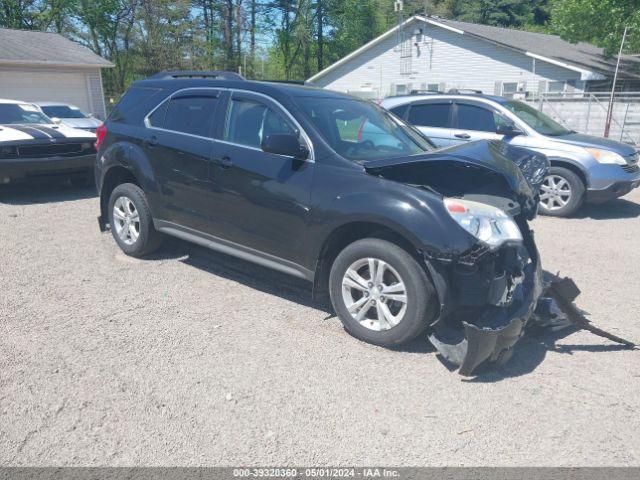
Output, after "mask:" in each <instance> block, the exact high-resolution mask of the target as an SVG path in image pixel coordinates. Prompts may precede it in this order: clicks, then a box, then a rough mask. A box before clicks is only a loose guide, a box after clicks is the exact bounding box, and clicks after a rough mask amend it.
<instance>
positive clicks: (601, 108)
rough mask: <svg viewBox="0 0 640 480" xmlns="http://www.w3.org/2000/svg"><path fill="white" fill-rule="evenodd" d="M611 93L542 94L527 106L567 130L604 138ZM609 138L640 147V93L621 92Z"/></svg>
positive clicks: (614, 110) (528, 100) (616, 99)
mask: <svg viewBox="0 0 640 480" xmlns="http://www.w3.org/2000/svg"><path fill="white" fill-rule="evenodd" d="M609 97H610V93H606V92H597V93H576V94H564V95H562V96H559V95H558V94H541V95H539V96H538V98H534V99H527V100H526V102H527V103H529V104H530V105H531V106H533V107H535V108H537V109H538V110H540V111H542V112H544V113H546V114H547V115H548V116H550V117H551V118H553V119H554V120H556V121H557V122H559V123H561V124H563V125H565V126H566V127H568V128H570V129H572V130H575V131H577V132H580V133H586V134H589V135H596V136H603V135H604V129H605V123H606V120H607V108H608V106H609ZM609 138H611V139H612V140H619V141H622V142H626V143H631V144H633V145H639V146H640V92H621V93H617V94H616V95H615V98H614V106H613V116H612V121H611V130H610V132H609Z"/></svg>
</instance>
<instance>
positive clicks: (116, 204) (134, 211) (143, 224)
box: [109, 183, 163, 257]
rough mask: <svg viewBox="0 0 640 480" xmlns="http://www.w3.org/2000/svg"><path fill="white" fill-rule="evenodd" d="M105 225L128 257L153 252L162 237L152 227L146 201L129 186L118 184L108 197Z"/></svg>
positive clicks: (139, 190)
mask: <svg viewBox="0 0 640 480" xmlns="http://www.w3.org/2000/svg"><path fill="white" fill-rule="evenodd" d="M109 225H110V226H111V233H112V235H113V238H114V239H115V241H116V243H117V244H118V246H119V247H120V249H121V250H122V251H123V252H124V253H126V254H127V255H131V256H132V257H142V256H144V255H148V254H150V253H152V252H154V251H155V250H157V249H158V248H159V247H160V245H161V243H162V239H163V236H162V234H161V233H160V232H158V231H157V230H156V229H155V228H154V226H153V217H152V216H151V210H150V209H149V203H148V202H147V198H146V196H145V194H144V192H143V191H142V189H141V188H140V187H138V186H137V185H134V184H133V183H123V184H122V185H118V186H117V187H116V188H115V189H114V190H113V192H111V196H110V197H109Z"/></svg>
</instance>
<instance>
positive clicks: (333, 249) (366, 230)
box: [313, 221, 420, 298]
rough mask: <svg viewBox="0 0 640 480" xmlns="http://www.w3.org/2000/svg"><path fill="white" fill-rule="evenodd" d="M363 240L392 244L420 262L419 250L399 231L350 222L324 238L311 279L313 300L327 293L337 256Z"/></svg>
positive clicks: (379, 224) (366, 223)
mask: <svg viewBox="0 0 640 480" xmlns="http://www.w3.org/2000/svg"><path fill="white" fill-rule="evenodd" d="M363 238H379V239H382V240H387V241H389V242H391V243H394V244H396V245H398V246H399V247H401V248H402V249H404V250H406V251H407V252H408V253H409V254H411V255H412V256H414V257H416V259H418V260H420V255H419V252H420V248H419V247H418V246H417V245H415V244H414V243H413V242H412V241H411V240H410V239H409V237H408V236H407V235H405V234H403V232H402V231H401V229H399V228H394V227H392V226H389V225H385V224H383V223H379V222H375V221H352V222H349V223H345V224H342V225H340V226H338V227H336V228H334V229H333V230H332V231H331V233H329V235H328V236H327V237H326V238H325V240H324V242H323V243H322V246H321V247H320V251H319V253H318V256H317V261H316V268H315V275H314V279H313V296H314V298H324V297H326V295H327V293H328V285H329V273H330V271H331V265H332V264H333V261H334V260H335V258H336V257H337V256H338V254H339V253H340V252H341V251H342V250H343V249H344V248H345V247H346V246H347V245H350V244H351V243H353V242H355V241H357V240H361V239H363Z"/></svg>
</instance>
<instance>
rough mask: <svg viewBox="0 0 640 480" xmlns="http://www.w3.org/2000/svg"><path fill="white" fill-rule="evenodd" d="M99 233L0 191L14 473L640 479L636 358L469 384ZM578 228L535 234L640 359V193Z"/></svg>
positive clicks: (610, 352)
mask: <svg viewBox="0 0 640 480" xmlns="http://www.w3.org/2000/svg"><path fill="white" fill-rule="evenodd" d="M35 191H37V192H39V193H37V194H36V193H33V192H35ZM97 213H98V201H97V198H95V197H94V196H93V194H92V192H90V191H83V190H77V189H73V188H71V187H69V186H47V187H42V186H38V187H33V186H30V187H20V188H7V187H4V188H2V190H0V464H2V465H41V466H44V465H47V466H50V465H59V466H62V465H82V466H98V465H100V466H102V465H111V466H119V465H180V466H186V465H190V466H195V465H227V466H228V465H239V464H242V465H296V466H302V465H321V464H322V465H347V464H348V465H372V464H377V465H414V466H419V465H434V466H435V465H438V466H439V465H452V466H455V465H497V466H501V465H510V466H522V465H527V466H531V465H549V466H584V465H589V466H603V465H606V466H609V465H633V466H638V465H640V448H639V447H640V433H639V427H640V420H639V417H638V412H639V411H640V369H639V367H640V352H638V351H628V350H624V349H622V348H620V347H618V346H616V345H614V344H612V343H611V342H609V341H607V340H604V339H601V338H599V337H596V336H593V335H592V334H589V333H586V332H562V333H558V334H550V333H546V334H544V335H542V336H530V337H527V338H525V339H524V340H523V342H522V343H521V344H519V346H518V350H517V352H516V354H515V355H514V358H513V359H512V360H511V362H510V363H509V364H508V365H506V366H505V367H503V368H501V369H499V370H495V371H489V372H485V373H483V374H481V375H479V376H478V377H476V378H474V379H464V378H463V377H460V376H459V375H457V374H456V373H451V372H450V371H448V370H447V369H446V368H445V367H444V366H443V364H442V363H441V362H440V361H439V360H438V359H437V357H436V355H435V354H434V352H433V350H432V349H431V348H429V347H427V344H426V341H424V340H421V341H419V342H415V343H414V344H412V345H410V346H408V347H407V348H405V349H403V350H401V351H392V350H387V349H384V348H379V347H375V346H371V345H367V344H365V343H362V342H359V341H358V340H355V339H354V338H352V337H350V336H349V335H347V334H346V333H345V332H344V331H343V329H342V327H341V324H340V322H339V321H338V319H337V318H331V312H330V311H328V310H327V309H326V308H323V307H322V306H321V305H317V304H315V303H313V302H312V300H311V297H310V293H309V290H308V288H307V285H306V284H305V283H301V282H298V281H297V280H294V279H291V278H288V277H286V276H284V275H279V274H275V273H272V272H270V271H268V270H265V269H262V268H259V267H256V266H253V265H250V264H247V263H244V262H242V261H238V260H235V259H232V258H230V257H226V256H224V255H220V254H216V253H211V252H207V251H204V250H203V249H200V248H198V247H194V246H191V245H188V244H186V243H184V242H180V241H171V242H169V243H168V244H167V245H166V246H165V247H164V248H163V249H162V250H161V252H160V253H159V254H157V255H155V256H154V257H152V258H150V259H147V260H136V259H132V258H129V257H126V256H125V255H123V254H122V253H120V251H119V250H118V249H117V247H116V245H115V243H114V241H113V239H112V238H111V236H110V235H109V234H101V233H100V232H99V231H98V228H97V222H96V216H97ZM578 217H579V218H578ZM578 217H577V218H573V219H553V218H540V219H537V220H536V221H535V222H534V228H535V230H536V235H537V240H538V245H539V248H540V251H541V253H542V257H543V262H544V267H545V268H546V269H547V270H550V271H553V272H555V271H560V272H562V273H563V274H566V275H570V276H572V277H573V278H574V279H575V280H576V282H577V283H578V285H579V286H580V288H581V289H582V291H583V294H582V295H581V296H580V297H579V299H578V305H579V307H581V308H583V309H584V310H586V311H588V312H590V314H591V316H590V318H591V319H592V321H593V322H594V323H595V324H596V325H598V326H600V327H602V328H605V329H609V330H611V331H612V332H614V333H617V334H619V335H622V336H625V337H628V338H630V339H632V340H635V341H637V342H640V319H639V318H638V312H639V311H640V295H639V292H640V279H639V278H638V265H639V264H640V248H639V246H640V243H639V241H638V238H639V237H640V221H639V217H640V192H639V191H636V193H634V194H631V195H628V196H627V197H626V198H625V199H623V200H618V201H615V202H612V203H610V204H608V205H605V206H600V207H590V208H587V209H585V210H583V211H582V212H581V213H580V215H578Z"/></svg>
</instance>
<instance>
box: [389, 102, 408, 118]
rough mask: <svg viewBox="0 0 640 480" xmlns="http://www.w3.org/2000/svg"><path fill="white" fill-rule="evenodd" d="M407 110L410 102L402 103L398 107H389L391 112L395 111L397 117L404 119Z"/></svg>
mask: <svg viewBox="0 0 640 480" xmlns="http://www.w3.org/2000/svg"><path fill="white" fill-rule="evenodd" d="M407 110H409V104H408V103H407V104H406V105H400V106H398V107H393V108H391V109H389V111H390V112H391V113H393V114H394V115H395V116H396V117H398V118H402V119H404V116H405V115H406V114H407Z"/></svg>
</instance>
